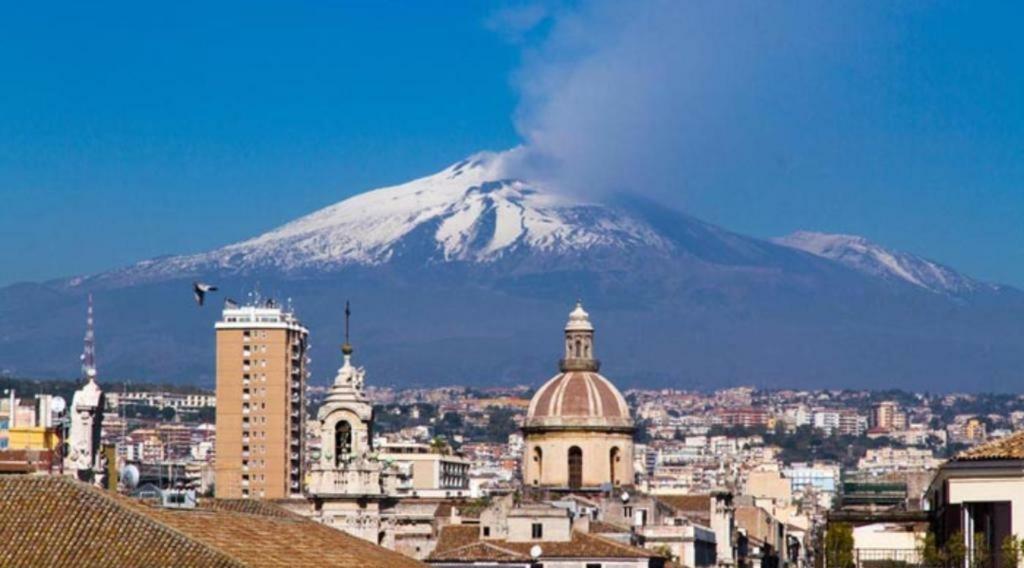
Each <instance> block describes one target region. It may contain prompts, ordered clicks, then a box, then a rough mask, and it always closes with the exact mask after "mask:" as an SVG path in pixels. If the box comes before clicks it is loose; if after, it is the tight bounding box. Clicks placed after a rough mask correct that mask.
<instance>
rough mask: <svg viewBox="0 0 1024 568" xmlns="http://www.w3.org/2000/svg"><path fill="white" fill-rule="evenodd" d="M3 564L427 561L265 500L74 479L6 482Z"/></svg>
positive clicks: (1, 517) (1, 506)
mask: <svg viewBox="0 0 1024 568" xmlns="http://www.w3.org/2000/svg"><path fill="white" fill-rule="evenodd" d="M0 542H2V543H4V545H3V546H0V566H51V565H68V566H72V565H73V566H128V567H131V566H147V567H148V566H204V567H205V566H284V565H314V564H315V565H321V566H354V565H358V566H361V567H374V566H388V567H395V568H398V567H402V566H419V565H420V564H419V563H418V562H416V561H414V560H412V559H410V558H407V557H405V556H402V555H400V554H398V553H395V552H391V551H388V550H385V549H383V548H380V547H378V546H375V545H373V544H370V543H368V542H365V541H363V540H360V539H358V538H355V537H353V536H350V535H348V534H345V533H343V532H341V531H338V530H335V529H332V528H329V527H326V526H324V525H321V524H319V523H315V522H313V521H310V520H307V519H303V518H301V517H299V516H298V515H294V514H292V513H288V512H286V511H281V510H280V509H278V508H277V507H274V506H273V505H271V504H267V503H254V504H248V505H243V504H240V503H239V502H236V501H209V502H204V503H203V505H201V506H200V507H199V508H197V509H165V508H160V507H155V506H152V505H149V504H146V503H144V502H141V501H137V500H133V499H129V498H127V497H122V496H120V495H116V494H112V493H108V492H106V491H102V490H99V489H96V488H93V487H91V486H88V485H85V484H82V483H78V482H76V481H73V480H70V479H68V478H62V477H51V476H11V477H3V478H0Z"/></svg>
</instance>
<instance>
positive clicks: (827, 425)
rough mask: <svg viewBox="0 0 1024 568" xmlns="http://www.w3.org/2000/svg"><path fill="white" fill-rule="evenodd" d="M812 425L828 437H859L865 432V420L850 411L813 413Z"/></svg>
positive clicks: (820, 411) (819, 411)
mask: <svg viewBox="0 0 1024 568" xmlns="http://www.w3.org/2000/svg"><path fill="white" fill-rule="evenodd" d="M813 424H814V427H815V428H818V429H820V430H822V431H823V432H825V434H827V435H829V436H831V435H833V434H838V435H841V436H860V435H862V434H864V433H865V432H866V431H867V419H866V418H865V417H863V416H860V415H859V414H857V413H856V412H854V411H851V410H818V411H815V412H814V415H813Z"/></svg>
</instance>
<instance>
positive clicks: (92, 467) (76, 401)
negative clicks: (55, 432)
mask: <svg viewBox="0 0 1024 568" xmlns="http://www.w3.org/2000/svg"><path fill="white" fill-rule="evenodd" d="M86 314H87V315H86V327H85V342H84V343H85V345H84V347H83V349H82V377H83V378H84V379H85V384H84V385H82V388H80V389H78V390H77V391H75V396H74V398H72V399H71V427H70V430H69V432H68V455H67V457H66V458H65V461H64V467H65V469H66V470H68V472H69V473H71V474H72V475H74V476H75V477H77V478H78V479H80V480H81V481H88V482H96V483H102V481H103V480H102V475H103V473H104V471H105V469H106V464H105V463H104V459H103V456H102V454H101V453H100V451H99V447H100V434H101V432H102V429H103V406H104V399H103V391H102V390H101V389H100V386H99V385H98V384H97V383H96V335H95V333H94V330H93V316H92V294H89V308H88V311H87V312H86Z"/></svg>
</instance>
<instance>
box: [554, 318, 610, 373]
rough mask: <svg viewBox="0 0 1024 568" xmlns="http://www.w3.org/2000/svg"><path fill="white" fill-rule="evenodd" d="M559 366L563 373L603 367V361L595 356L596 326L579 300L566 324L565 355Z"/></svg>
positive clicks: (594, 370)
mask: <svg viewBox="0 0 1024 568" xmlns="http://www.w3.org/2000/svg"><path fill="white" fill-rule="evenodd" d="M559 368H560V369H561V371H562V372H563V373H567V372H569V371H591V372H597V371H599V370H600V369H601V362H600V361H599V360H598V359H597V358H595V357H594V326H593V324H591V323H590V314H588V313H587V312H586V310H584V309H583V304H582V302H580V301H578V300H577V301H576V308H575V309H573V311H572V312H570V313H569V321H568V322H566V324H565V357H563V358H562V360H561V361H559Z"/></svg>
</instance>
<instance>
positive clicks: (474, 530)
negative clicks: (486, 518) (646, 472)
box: [427, 525, 658, 562]
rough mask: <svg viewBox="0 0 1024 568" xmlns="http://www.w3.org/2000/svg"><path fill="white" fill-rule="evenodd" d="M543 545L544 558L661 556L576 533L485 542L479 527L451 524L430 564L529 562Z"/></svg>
mask: <svg viewBox="0 0 1024 568" xmlns="http://www.w3.org/2000/svg"><path fill="white" fill-rule="evenodd" d="M535 544H539V545H540V546H541V548H542V549H543V550H544V553H543V555H542V558H657V557H658V555H657V554H655V553H653V552H650V551H648V550H644V549H642V548H636V547H633V546H626V545H624V544H619V543H617V542H615V541H612V540H609V539H606V538H602V537H599V536H595V535H591V534H585V533H581V532H579V531H573V533H572V540H570V541H568V542H551V541H539V542H508V541H506V540H493V539H487V540H481V539H480V529H479V528H478V527H475V526H464V525H450V526H447V527H444V528H442V529H441V534H440V535H439V536H438V539H437V546H436V547H435V548H434V552H433V553H431V555H430V557H429V558H428V559H427V560H428V561H430V562H483V561H492V562H494V561H528V560H530V549H531V548H532V547H533V546H534V545H535Z"/></svg>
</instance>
